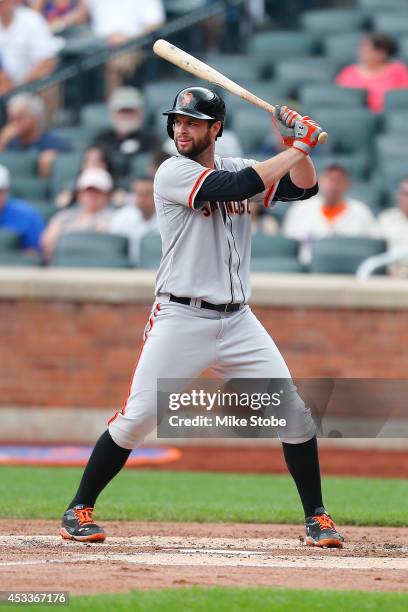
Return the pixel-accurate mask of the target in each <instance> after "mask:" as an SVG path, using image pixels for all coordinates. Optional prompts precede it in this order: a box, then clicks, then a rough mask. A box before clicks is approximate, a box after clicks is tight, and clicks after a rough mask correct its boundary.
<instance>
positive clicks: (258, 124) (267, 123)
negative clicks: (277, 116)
mask: <svg viewBox="0 0 408 612" xmlns="http://www.w3.org/2000/svg"><path fill="white" fill-rule="evenodd" d="M232 129H234V130H235V132H236V134H237V136H238V138H239V141H240V143H241V145H242V148H243V150H244V153H245V154H248V152H249V151H253V150H254V149H256V147H258V146H259V145H260V144H262V143H263V142H264V141H265V139H266V138H267V136H268V134H269V133H270V132H271V130H272V121H271V115H270V114H269V113H266V112H265V111H263V110H261V109H258V108H255V107H252V106H251V105H246V108H245V107H244V108H242V109H239V110H236V111H235V113H234V115H233V117H232Z"/></svg>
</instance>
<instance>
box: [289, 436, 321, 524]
mask: <svg viewBox="0 0 408 612" xmlns="http://www.w3.org/2000/svg"><path fill="white" fill-rule="evenodd" d="M282 447H283V454H284V456H285V461H286V465H287V466H288V470H289V472H290V473H291V475H292V478H293V480H294V481H295V484H296V487H297V490H298V492H299V495H300V499H301V501H302V505H303V510H304V511H305V517H307V516H312V515H313V514H314V512H315V510H316V508H320V507H322V506H323V499H322V487H321V482H320V466H319V455H318V452H317V440H316V438H315V437H314V438H312V439H311V440H308V441H307V442H303V443H302V444H288V443H287V442H282Z"/></svg>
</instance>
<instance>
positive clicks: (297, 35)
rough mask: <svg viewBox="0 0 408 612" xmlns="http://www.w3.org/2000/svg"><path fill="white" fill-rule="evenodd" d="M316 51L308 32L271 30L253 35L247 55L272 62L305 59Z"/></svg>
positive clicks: (314, 43)
mask: <svg viewBox="0 0 408 612" xmlns="http://www.w3.org/2000/svg"><path fill="white" fill-rule="evenodd" d="M315 51H316V41H315V39H314V37H313V36H311V35H310V34H309V33H308V32H301V31H299V30H271V31H268V32H259V33H256V34H253V35H252V37H251V39H250V42H249V44H248V53H249V54H250V55H255V56H258V57H262V58H265V57H268V58H272V59H273V60H275V61H276V60H279V59H288V58H291V57H306V56H308V55H313V53H314V52H315Z"/></svg>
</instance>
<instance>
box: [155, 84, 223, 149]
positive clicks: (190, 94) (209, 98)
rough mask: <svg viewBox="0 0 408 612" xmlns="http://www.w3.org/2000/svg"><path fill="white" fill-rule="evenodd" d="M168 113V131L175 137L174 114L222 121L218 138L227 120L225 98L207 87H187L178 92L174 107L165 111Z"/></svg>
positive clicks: (171, 136) (172, 137)
mask: <svg viewBox="0 0 408 612" xmlns="http://www.w3.org/2000/svg"><path fill="white" fill-rule="evenodd" d="M163 115H168V118H167V133H168V135H169V136H170V138H171V139H172V140H173V139H174V129H173V122H174V118H173V116H172V115H187V117H195V118H196V119H207V120H209V121H221V122H222V125H221V128H220V131H219V132H218V134H217V138H218V137H219V136H221V135H222V131H223V128H224V121H225V104H224V100H223V99H222V98H221V96H219V95H218V94H217V93H215V92H214V91H211V89H207V88H206V87H187V88H186V89H182V90H181V91H179V92H178V94H177V96H176V98H175V100H174V104H173V108H171V109H170V110H168V111H166V112H165V113H163Z"/></svg>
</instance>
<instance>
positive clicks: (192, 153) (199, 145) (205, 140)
mask: <svg viewBox="0 0 408 612" xmlns="http://www.w3.org/2000/svg"><path fill="white" fill-rule="evenodd" d="M174 144H175V145H176V149H177V151H178V152H179V153H180V155H184V157H188V158H189V159H195V158H196V157H198V156H199V155H201V153H202V152H203V151H205V150H206V149H208V147H209V146H211V144H212V140H211V135H210V130H208V132H207V134H206V135H205V136H203V137H202V138H200V140H196V141H194V140H192V142H191V145H190V147H189V148H188V149H186V148H185V149H183V148H180V149H179V147H178V144H177V140H175V142H174Z"/></svg>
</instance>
